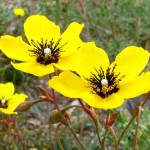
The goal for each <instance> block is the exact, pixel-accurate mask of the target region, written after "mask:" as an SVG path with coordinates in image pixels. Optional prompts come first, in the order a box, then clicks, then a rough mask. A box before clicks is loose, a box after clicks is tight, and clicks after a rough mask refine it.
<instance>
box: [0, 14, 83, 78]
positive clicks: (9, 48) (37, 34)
mask: <svg viewBox="0 0 150 150" xmlns="http://www.w3.org/2000/svg"><path fill="white" fill-rule="evenodd" d="M83 26H84V25H83V24H79V23H76V22H72V23H71V24H70V25H69V26H68V28H67V30H66V31H65V32H64V33H63V34H61V33H60V27H59V26H58V25H56V24H55V23H53V22H52V21H50V20H48V19H47V18H46V17H45V16H40V15H33V16H30V17H29V18H27V20H26V21H25V23H24V30H25V34H26V36H27V39H28V42H29V44H27V43H25V42H24V41H23V40H22V38H21V37H13V36H9V35H6V36H2V37H1V38H0V49H1V50H2V51H3V53H4V54H5V55H6V56H8V57H9V58H12V59H15V60H18V61H23V62H21V63H13V62H12V65H13V66H14V67H15V68H16V69H18V70H21V71H24V72H26V73H30V74H33V75H36V76H43V75H47V74H50V73H52V72H54V68H53V65H55V64H57V65H58V66H59V65H62V64H63V63H64V62H65V60H66V59H67V58H68V57H69V56H70V55H71V54H73V52H75V51H76V50H77V49H78V47H79V46H80V44H81V43H82V41H81V39H80V38H79V35H80V32H81V30H82V28H83ZM70 61H72V60H70Z"/></svg>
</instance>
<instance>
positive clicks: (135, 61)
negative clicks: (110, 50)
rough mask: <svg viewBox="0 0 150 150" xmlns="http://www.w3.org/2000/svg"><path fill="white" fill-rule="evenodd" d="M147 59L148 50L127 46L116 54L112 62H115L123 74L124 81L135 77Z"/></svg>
mask: <svg viewBox="0 0 150 150" xmlns="http://www.w3.org/2000/svg"><path fill="white" fill-rule="evenodd" d="M148 60H149V53H148V51H146V50H144V49H143V48H141V47H136V46H129V47H127V48H125V49H124V50H122V51H121V52H120V53H119V54H118V55H117V57H116V60H115V62H114V63H116V64H117V68H116V69H117V70H118V72H120V73H121V74H123V75H125V78H124V81H125V80H130V79H132V78H134V77H136V76H137V75H138V74H139V73H140V72H141V71H142V70H143V69H144V68H145V66H146V65H147V63H148Z"/></svg>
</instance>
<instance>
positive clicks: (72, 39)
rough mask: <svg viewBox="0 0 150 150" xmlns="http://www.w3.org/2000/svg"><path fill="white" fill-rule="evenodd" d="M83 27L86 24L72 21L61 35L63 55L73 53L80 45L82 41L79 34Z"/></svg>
mask: <svg viewBox="0 0 150 150" xmlns="http://www.w3.org/2000/svg"><path fill="white" fill-rule="evenodd" d="M83 27H84V24H79V23H77V22H72V23H71V24H70V25H69V26H68V28H67V29H66V31H65V32H64V33H63V34H62V35H61V41H60V45H64V46H63V48H62V49H63V50H62V53H61V56H62V57H65V56H68V55H70V54H72V53H73V52H74V51H76V50H77V48H78V47H80V45H81V43H82V41H81V39H80V37H79V36H80V33H81V31H82V29H83Z"/></svg>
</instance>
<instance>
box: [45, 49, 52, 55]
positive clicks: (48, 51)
mask: <svg viewBox="0 0 150 150" xmlns="http://www.w3.org/2000/svg"><path fill="white" fill-rule="evenodd" d="M44 54H45V55H49V54H51V49H50V48H48V47H47V48H45V49H44Z"/></svg>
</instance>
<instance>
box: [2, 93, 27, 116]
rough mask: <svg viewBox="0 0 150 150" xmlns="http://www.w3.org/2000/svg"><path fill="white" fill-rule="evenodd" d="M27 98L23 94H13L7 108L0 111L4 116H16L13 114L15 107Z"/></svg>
mask: <svg viewBox="0 0 150 150" xmlns="http://www.w3.org/2000/svg"><path fill="white" fill-rule="evenodd" d="M27 97H28V96H27V95H25V94H14V95H13V97H12V98H11V99H10V100H9V101H8V108H7V109H5V108H0V111H1V112H3V113H5V114H17V112H14V110H15V109H16V107H17V106H19V105H20V104H21V103H23V102H24V101H25V99H26V98H27Z"/></svg>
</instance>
